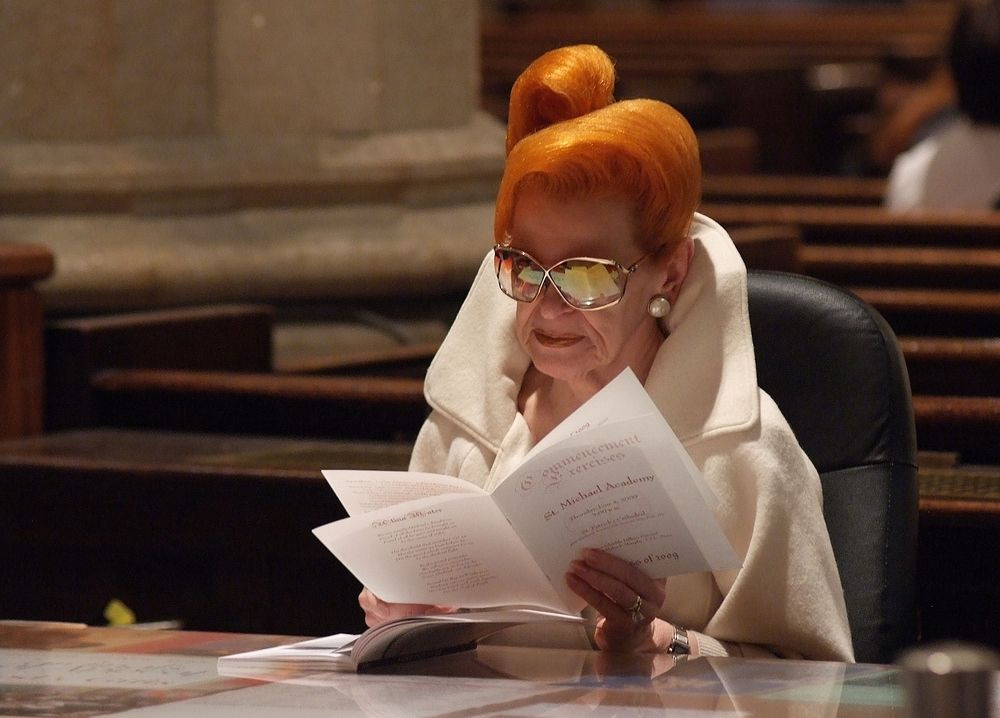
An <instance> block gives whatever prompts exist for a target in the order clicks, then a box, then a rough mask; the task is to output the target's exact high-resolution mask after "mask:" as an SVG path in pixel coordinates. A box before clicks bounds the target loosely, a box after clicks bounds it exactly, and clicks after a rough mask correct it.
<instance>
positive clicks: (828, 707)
mask: <svg viewBox="0 0 1000 718" xmlns="http://www.w3.org/2000/svg"><path fill="white" fill-rule="evenodd" d="M293 640H296V639H294V638H291V637H282V636H267V635H246V634H227V633H204V632H193V631H149V630H139V629H134V628H88V627H86V626H83V625H77V624H39V623H31V624H29V623H21V622H13V621H6V622H4V621H0V716H74V717H75V718H86V717H87V716H101V715H112V714H114V715H127V716H135V717H136V718H143V717H145V716H149V717H153V716H157V717H159V716H162V717H164V718H170V717H173V716H178V717H179V716H185V717H188V716H190V717H194V718H198V717H200V716H268V717H272V716H273V717H275V718H282V717H284V716H288V717H292V716H294V717H295V718H308V717H310V716H317V717H318V716H338V717H339V716H344V717H349V716H366V717H375V716H378V717H385V718H392V717H395V716H399V717H400V718H403V717H404V716H406V717H407V718H411V717H414V718H420V717H423V716H427V717H430V716H438V717H442V718H443V717H445V716H446V717H447V718H475V717H478V716H503V717H504V718H514V717H528V716H547V717H558V716H574V717H575V716H593V717H594V718H598V717H601V718H603V717H604V716H607V717H608V718H610V717H611V716H629V717H635V718H641V717H642V716H647V715H649V716H653V715H656V716H664V715H669V716H674V715H676V716H690V717H694V716H710V715H726V716H737V715H738V716H783V717H784V716H788V717H791V716H830V718H833V716H902V715H905V711H904V706H903V694H902V691H901V689H900V688H899V685H898V679H899V672H898V671H897V670H896V669H895V668H893V667H891V666H879V665H865V664H858V665H845V664H840V663H823V662H806V661H752V660H743V659H705V658H701V659H696V660H690V661H681V662H679V663H677V664H676V665H674V663H673V659H671V658H670V657H667V656H660V657H658V658H657V660H655V661H652V660H624V659H618V660H614V659H612V658H610V657H609V656H608V655H606V654H600V653H597V652H590V651H570V650H555V649H524V648H509V647H507V648H505V647H499V646H480V647H479V648H477V649H475V650H472V651H467V652H464V653H459V654H452V655H449V656H443V657H439V658H436V659H431V660H425V661H419V662H413V663H408V664H404V665H401V666H396V667H394V668H393V669H392V670H385V671H384V672H368V673H364V674H354V673H332V672H331V673H311V674H298V675H296V674H292V673H288V674H285V675H283V676H278V675H271V676H267V677H266V678H267V680H264V678H265V677H263V676H258V677H256V678H250V677H222V676H220V675H219V673H218V670H217V662H216V659H217V658H218V657H219V656H222V655H226V654H230V653H236V652H242V651H248V650H254V649H257V648H264V647H267V646H272V645H276V644H279V643H286V642H291V641H293ZM279 678H280V679H281V680H278V679H279Z"/></svg>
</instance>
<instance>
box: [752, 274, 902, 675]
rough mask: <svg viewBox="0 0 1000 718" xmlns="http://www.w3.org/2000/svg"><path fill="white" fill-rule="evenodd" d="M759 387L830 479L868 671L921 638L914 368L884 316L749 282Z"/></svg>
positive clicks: (829, 289) (834, 295)
mask: <svg viewBox="0 0 1000 718" xmlns="http://www.w3.org/2000/svg"><path fill="white" fill-rule="evenodd" d="M748 292H749V305H750V325H751V328H752V331H753V343H754V351H755V353H756V359H757V380H758V383H759V384H760V386H761V388H762V389H763V390H764V391H766V392H767V393H768V394H769V395H770V396H771V397H772V398H773V399H774V401H775V402H776V403H777V405H778V407H779V408H780V409H781V411H782V413H783V414H784V415H785V418H786V419H787V420H788V423H789V424H790V425H791V427H792V430H793V431H794V432H795V435H796V437H797V438H798V440H799V443H800V444H801V445H802V448H803V449H804V450H805V452H806V454H807V455H808V456H809V458H810V459H812V462H813V464H815V466H816V469H817V470H818V471H819V475H820V479H821V481H822V485H823V513H824V515H825V517H826V523H827V528H828V530H829V532H830V539H831V542H832V543H833V552H834V555H835V557H836V559H837V566H838V569H839V571H840V578H841V582H842V583H843V586H844V596H845V599H846V602H847V614H848V619H849V621H850V626H851V635H852V638H853V641H854V652H855V658H856V659H857V660H858V661H859V662H878V663H886V662H891V661H893V660H894V659H895V658H896V656H897V653H898V652H899V651H900V650H901V649H903V648H905V647H906V646H908V645H911V644H913V643H914V642H915V641H916V639H917V625H918V624H917V608H916V606H917V599H916V593H917V589H916V556H917V512H918V498H919V496H918V493H919V492H918V486H917V467H916V451H917V450H916V431H915V429H914V420H913V405H912V400H911V395H910V383H909V377H908V375H907V373H906V364H905V363H904V360H903V355H902V351H901V350H900V348H899V343H898V341H897V340H896V336H895V334H894V333H893V332H892V330H891V329H890V328H889V325H888V324H887V323H886V322H885V320H884V319H883V318H882V316H881V315H879V314H878V312H876V311H875V310H874V309H872V308H871V307H870V306H869V305H868V304H866V303H865V302H863V301H862V300H860V299H858V298H857V297H856V296H854V295H853V294H851V293H849V292H847V291H845V290H843V289H840V288H838V287H836V286H834V285H832V284H828V283H826V282H823V281H820V280H817V279H813V278H810V277H805V276H800V275H795V274H785V273H782V272H770V271H753V270H751V271H750V272H749V273H748Z"/></svg>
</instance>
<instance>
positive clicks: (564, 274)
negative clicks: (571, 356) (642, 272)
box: [493, 244, 649, 310]
mask: <svg viewBox="0 0 1000 718" xmlns="http://www.w3.org/2000/svg"><path fill="white" fill-rule="evenodd" d="M648 256H649V255H648V254H646V255H643V256H642V257H640V258H639V261H638V262H636V263H635V264H633V265H632V266H631V267H623V266H622V265H620V264H618V262H615V261H614V260H611V259H595V258H593V257H572V258H570V259H564V260H563V261H561V262H558V263H557V264H553V265H552V266H551V267H549V268H548V269H546V268H545V267H543V266H542V265H541V264H539V263H538V261H537V260H536V259H535V258H534V257H532V256H531V255H530V254H528V253H526V252H522V251H521V250H519V249H512V248H511V247H504V246H502V245H499V244H498V245H496V246H495V247H493V264H494V266H495V267H496V272H497V281H499V282H500V289H502V290H503V293H504V294H506V295H507V296H508V297H510V298H511V299H516V300H517V301H519V302H533V301H535V299H536V298H537V297H538V294H539V293H540V292H541V290H542V285H543V284H545V280H546V278H548V280H549V281H550V282H551V283H552V286H553V287H555V288H556V291H557V292H559V296H560V297H562V298H563V300H564V301H565V302H566V303H567V304H568V305H570V306H571V307H573V308H574V309H583V310H593V309H605V308H607V307H610V306H613V305H615V304H617V303H618V302H620V301H621V298H622V296H623V295H624V294H625V284H626V283H627V282H628V277H629V275H630V274H631V273H632V272H634V271H635V270H636V268H637V267H638V266H639V265H640V264H642V262H643V261H644V260H645V259H646V258H647V257H648Z"/></svg>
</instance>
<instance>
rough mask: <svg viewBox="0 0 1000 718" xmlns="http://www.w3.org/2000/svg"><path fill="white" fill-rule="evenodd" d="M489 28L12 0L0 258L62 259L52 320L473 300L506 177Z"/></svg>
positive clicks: (469, 9)
mask: <svg viewBox="0 0 1000 718" xmlns="http://www.w3.org/2000/svg"><path fill="white" fill-rule="evenodd" d="M478 32H479V28H478V0H45V1H44V2H38V0H0V241H7V242H18V243H28V244H34V245H41V246H44V247H47V248H48V249H50V250H51V251H52V252H53V253H54V254H55V256H56V267H57V270H56V273H55V274H54V276H53V277H52V278H51V279H50V280H48V281H47V282H45V283H43V284H42V285H41V287H40V289H41V290H42V292H43V294H44V296H45V298H46V302H47V306H48V308H49V310H50V311H52V312H63V311H67V312H68V311H72V312H80V311H106V310H113V309H127V308H137V307H150V306H164V305H176V304H188V303H195V302H208V301H227V300H247V299H250V300H256V299H260V300H279V301H284V300H291V299H294V300H327V299H336V298H340V297H351V296H367V295H372V294H388V293H393V292H396V291H406V292H422V291H423V292H426V291H434V292H438V291H442V290H446V289H448V288H458V287H461V286H463V285H464V284H466V283H467V282H468V281H469V279H470V278H471V275H472V273H473V272H474V270H475V267H476V266H477V265H478V263H479V260H480V259H481V257H482V256H483V253H484V252H485V251H486V250H487V249H488V247H489V245H490V241H491V223H492V201H493V196H494V193H495V189H496V185H497V182H498V180H499V176H500V172H501V171H502V164H503V129H502V127H500V126H499V125H498V123H497V122H496V121H494V120H492V119H491V118H489V117H488V116H486V115H485V114H484V113H482V112H480V110H479V56H478V52H479V35H478ZM359 262H363V263H364V264H363V266H364V267H365V270H364V273H363V274H362V275H361V276H358V273H357V267H358V264H359Z"/></svg>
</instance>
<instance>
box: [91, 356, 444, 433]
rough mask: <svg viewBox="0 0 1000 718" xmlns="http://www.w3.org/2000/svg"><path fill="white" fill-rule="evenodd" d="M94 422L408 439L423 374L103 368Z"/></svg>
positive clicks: (96, 381)
mask: <svg viewBox="0 0 1000 718" xmlns="http://www.w3.org/2000/svg"><path fill="white" fill-rule="evenodd" d="M91 387H92V390H93V406H94V418H95V425H97V426H118V427H132V428H144V429H158V430H173V431H195V432H216V433H237V434H254V435H264V436H287V437H313V438H324V437H327V438H337V439H344V440H359V441H391V442H401V441H402V442H412V441H413V439H415V438H416V434H417V432H418V431H419V430H420V427H421V425H422V424H423V422H424V419H426V418H427V414H428V411H429V409H428V407H427V403H426V401H425V400H424V394H423V378H401V377H375V376H370V377H369V376H308V375H306V376H297V375H291V374H273V373H271V374H268V373H251V372H213V371H186V370H178V369H108V370H105V371H103V372H100V373H98V374H96V375H95V376H93V377H92V379H91Z"/></svg>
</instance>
